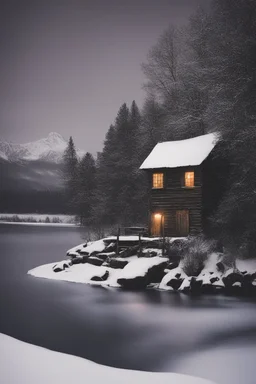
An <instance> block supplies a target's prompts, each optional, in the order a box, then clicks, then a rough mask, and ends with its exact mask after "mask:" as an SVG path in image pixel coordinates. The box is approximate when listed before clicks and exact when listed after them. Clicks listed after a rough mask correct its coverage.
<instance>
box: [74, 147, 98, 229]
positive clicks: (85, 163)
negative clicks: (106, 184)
mask: <svg viewBox="0 0 256 384" xmlns="http://www.w3.org/2000/svg"><path fill="white" fill-rule="evenodd" d="M95 191H96V165H95V160H94V158H93V156H92V155H91V154H90V153H89V152H87V153H86V154H85V155H84V156H83V158H82V159H81V161H80V162H79V164H78V192H77V196H76V205H77V209H78V215H79V218H80V223H81V224H83V225H85V224H87V225H88V224H90V221H91V218H92V212H93V206H94V204H95Z"/></svg>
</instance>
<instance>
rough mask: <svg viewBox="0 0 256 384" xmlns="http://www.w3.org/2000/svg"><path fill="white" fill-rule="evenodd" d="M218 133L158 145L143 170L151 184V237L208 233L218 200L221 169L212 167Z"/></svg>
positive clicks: (146, 160) (144, 164) (142, 167)
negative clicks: (208, 221) (208, 220)
mask: <svg viewBox="0 0 256 384" xmlns="http://www.w3.org/2000/svg"><path fill="white" fill-rule="evenodd" d="M217 141H218V136H217V134H215V133H209V134H206V135H203V136H198V137H195V138H192V139H187V140H181V141H168V142H162V143H158V144H157V145H156V146H155V147H154V149H153V150H152V152H151V153H150V154H149V156H148V157H147V158H146V159H145V161H144V162H143V163H142V165H141V167H140V169H143V170H145V172H147V174H148V179H149V183H150V188H151V192H150V199H149V233H150V235H151V236H161V235H162V234H163V233H164V234H165V236H170V237H183V236H188V235H196V234H199V233H201V232H203V231H205V230H206V227H207V219H208V218H209V216H210V215H211V214H212V212H213V211H214V209H215V208H216V204H217V202H218V200H219V197H220V196H219V186H220V184H219V183H220V180H219V179H218V175H219V167H218V165H216V166H215V165H213V156H212V155H211V154H212V152H213V149H214V147H215V145H216V143H217Z"/></svg>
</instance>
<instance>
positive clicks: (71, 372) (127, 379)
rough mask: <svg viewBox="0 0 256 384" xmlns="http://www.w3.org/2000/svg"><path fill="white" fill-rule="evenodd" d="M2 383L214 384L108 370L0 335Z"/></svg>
mask: <svg viewBox="0 0 256 384" xmlns="http://www.w3.org/2000/svg"><path fill="white" fill-rule="evenodd" d="M0 345H1V350H0V366H1V370H0V382H1V383H6V384H7V383H8V384H18V383H19V384H32V383H35V382H36V383H37V384H56V383H61V384H70V383H75V384H84V383H93V384H99V383H106V384H108V383H111V384H130V383H133V384H137V383H138V384H141V383H147V384H155V383H157V382H159V383H161V384H170V383H175V384H213V383H212V382H210V381H208V380H205V379H199V378H196V377H191V376H186V375H180V374H176V373H159V372H142V371H132V370H125V369H117V368H111V367H106V366H103V365H99V364H96V363H93V362H91V361H89V360H86V359H82V358H80V357H76V356H72V355H67V354H64V353H59V352H54V351H50V350H48V349H45V348H41V347H38V346H35V345H32V344H28V343H24V342H22V341H19V340H16V339H14V338H12V337H10V336H6V335H4V334H0Z"/></svg>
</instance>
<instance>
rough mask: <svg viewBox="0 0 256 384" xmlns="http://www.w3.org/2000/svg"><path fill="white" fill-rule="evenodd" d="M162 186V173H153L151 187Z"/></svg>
mask: <svg viewBox="0 0 256 384" xmlns="http://www.w3.org/2000/svg"><path fill="white" fill-rule="evenodd" d="M163 187H164V174H163V173H153V188H163Z"/></svg>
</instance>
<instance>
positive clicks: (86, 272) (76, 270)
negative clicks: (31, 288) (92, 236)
mask: <svg viewBox="0 0 256 384" xmlns="http://www.w3.org/2000/svg"><path fill="white" fill-rule="evenodd" d="M62 263H63V261H62V262H58V263H51V264H44V265H41V266H40V267H37V268H34V269H31V270H30V271H28V274H29V275H32V276H35V277H43V278H45V279H53V280H62V281H70V282H73V283H91V284H97V282H93V281H91V279H92V278H93V277H94V276H98V277H102V276H103V275H104V274H105V273H106V271H107V268H105V267H101V266H100V267H98V266H96V265H92V264H77V265H72V266H71V267H70V268H68V269H65V270H64V271H61V272H57V273H56V272H54V270H53V267H54V266H55V265H56V264H57V265H60V266H61V265H62Z"/></svg>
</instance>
